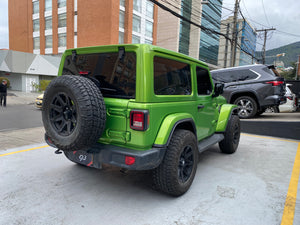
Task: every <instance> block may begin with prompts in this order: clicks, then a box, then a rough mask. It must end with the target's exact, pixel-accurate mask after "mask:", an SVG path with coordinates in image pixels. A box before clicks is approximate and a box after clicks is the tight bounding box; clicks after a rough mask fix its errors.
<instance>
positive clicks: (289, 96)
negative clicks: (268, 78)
mask: <svg viewBox="0 0 300 225" xmlns="http://www.w3.org/2000/svg"><path fill="white" fill-rule="evenodd" d="M290 86H292V84H286V92H285V96H286V103H285V104H282V105H280V106H279V112H295V111H296V110H297V97H296V95H295V94H294V93H293V92H292V91H291V89H290Z"/></svg>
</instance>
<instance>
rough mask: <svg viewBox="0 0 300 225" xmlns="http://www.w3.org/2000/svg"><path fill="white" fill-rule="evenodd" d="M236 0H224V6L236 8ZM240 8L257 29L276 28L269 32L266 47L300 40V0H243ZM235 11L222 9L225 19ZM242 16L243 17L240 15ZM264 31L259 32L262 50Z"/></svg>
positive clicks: (259, 43)
mask: <svg viewBox="0 0 300 225" xmlns="http://www.w3.org/2000/svg"><path fill="white" fill-rule="evenodd" d="M234 4H235V0H223V7H225V8H228V9H234ZM240 8H241V11H242V14H243V15H244V17H245V18H246V19H247V20H248V22H249V23H250V24H251V26H252V27H253V28H255V29H258V30H261V29H268V28H275V29H276V30H275V31H270V32H268V37H267V42H266V49H267V50H269V49H274V48H278V47H281V46H284V45H287V44H291V43H294V42H297V41H300V10H299V9H300V1H299V0H241V1H240ZM228 15H230V16H232V15H233V12H232V11H229V10H227V9H224V8H223V9H222V17H223V18H224V19H225V18H227V17H228ZM240 18H242V17H241V16H240ZM263 34H264V32H258V35H257V43H256V50H258V51H261V50H262V45H263V43H264V37H263Z"/></svg>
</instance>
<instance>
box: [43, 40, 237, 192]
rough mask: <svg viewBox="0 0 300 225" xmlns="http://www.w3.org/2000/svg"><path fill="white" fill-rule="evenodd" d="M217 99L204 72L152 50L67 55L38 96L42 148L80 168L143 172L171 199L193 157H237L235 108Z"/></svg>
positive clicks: (100, 49)
mask: <svg viewBox="0 0 300 225" xmlns="http://www.w3.org/2000/svg"><path fill="white" fill-rule="evenodd" d="M222 91H223V85H222V84H216V85H213V82H212V79H211V75H210V73H209V70H208V66H207V65H206V64H204V63H203V62H201V61H199V60H196V59H194V58H190V57H188V56H186V55H183V54H179V53H176V52H172V51H169V50H166V49H163V48H159V47H157V46H153V45H148V44H136V45H134V44H130V45H110V46H96V47H86V48H76V49H68V50H66V51H65V52H64V54H63V55H62V58H61V64H60V68H59V71H58V77H57V78H55V79H54V80H53V81H51V83H50V84H49V86H48V87H47V89H46V91H45V95H44V101H43V111H42V118H43V124H44V127H45V131H46V134H45V140H46V142H47V143H48V144H49V145H51V146H52V147H54V148H57V149H58V150H57V151H56V153H62V151H63V152H64V153H65V155H66V157H67V158H68V159H69V160H71V161H72V162H75V163H79V164H82V165H85V166H89V167H94V168H98V169H101V167H102V164H110V165H113V166H118V167H120V168H123V169H129V170H151V171H152V173H153V184H154V186H155V187H156V188H157V189H158V190H161V191H163V192H166V193H168V194H170V195H174V196H179V195H182V194H184V193H185V192H186V191H187V190H188V189H189V187H190V186H191V184H192V182H193V179H194V176H195V173H196V171H197V164H198V154H199V153H200V152H203V151H205V150H206V149H209V147H210V146H213V145H215V144H216V143H219V147H220V150H221V152H223V153H227V154H232V153H234V152H235V151H236V150H237V147H238V144H239V139H240V119H239V117H238V116H237V107H236V106H235V105H232V104H227V103H226V100H225V98H224V97H222V96H220V94H221V93H222ZM62 172H63V171H62Z"/></svg>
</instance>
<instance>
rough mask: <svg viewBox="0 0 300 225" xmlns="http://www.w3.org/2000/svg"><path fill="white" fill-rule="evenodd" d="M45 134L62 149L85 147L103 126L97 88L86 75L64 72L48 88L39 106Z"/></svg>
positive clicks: (81, 148) (98, 133) (102, 110)
mask: <svg viewBox="0 0 300 225" xmlns="http://www.w3.org/2000/svg"><path fill="white" fill-rule="evenodd" d="M42 118H43V123H44V127H45V130H46V134H47V135H48V136H49V137H50V139H51V140H52V142H53V144H54V145H55V146H56V147H57V148H59V149H61V150H64V151H76V150H85V149H88V148H89V147H90V146H91V145H93V144H94V143H96V142H97V140H98V139H99V138H100V136H101V134H102V132H103V131H104V129H105V121H106V109H105V104H104V100H103V96H102V94H101V92H100V89H99V88H98V87H97V86H96V85H95V84H94V82H93V81H91V80H90V79H87V78H85V77H80V76H74V75H73V76H72V75H63V76H60V77H57V78H56V79H55V80H53V81H52V82H51V83H50V84H49V86H48V87H47V89H46V91H45V94H44V99H43V108H42Z"/></svg>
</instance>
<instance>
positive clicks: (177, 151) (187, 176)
mask: <svg viewBox="0 0 300 225" xmlns="http://www.w3.org/2000/svg"><path fill="white" fill-rule="evenodd" d="M197 163H198V147H197V140H196V137H195V135H194V134H193V133H192V132H191V131H187V130H176V131H175V132H174V134H173V136H172V139H171V142H170V144H169V146H168V149H167V151H166V154H165V157H164V159H163V161H162V163H161V164H160V165H159V167H158V168H156V169H154V170H153V181H154V184H155V186H156V187H157V188H158V189H159V190H161V191H163V192H165V193H167V194H170V195H173V196H180V195H183V194H184V193H185V192H187V190H188V189H189V188H190V186H191V184H192V182H193V180H194V177H195V173H196V170H197Z"/></svg>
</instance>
